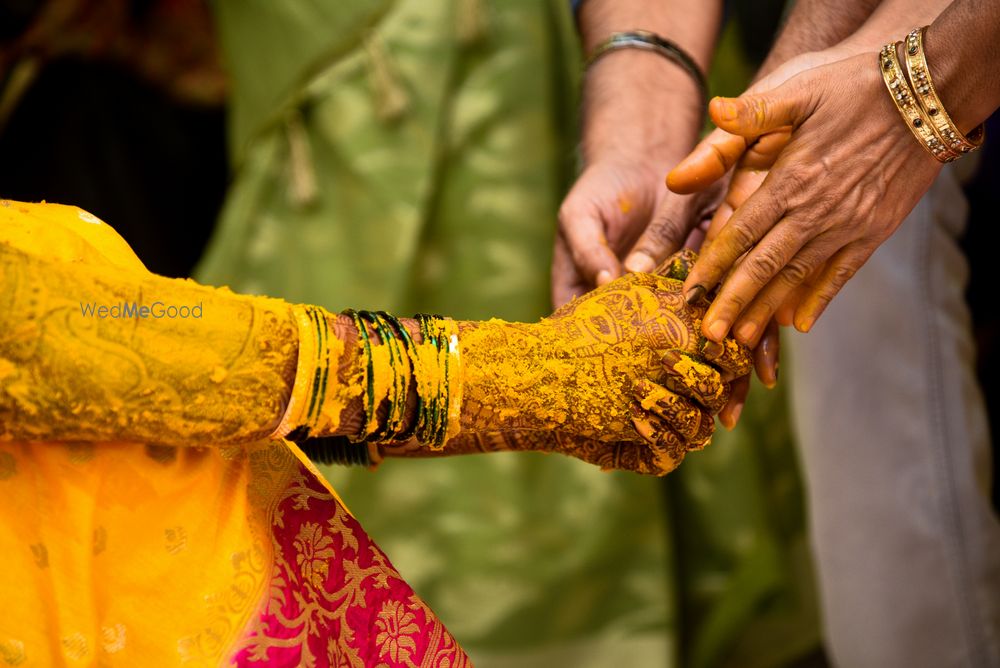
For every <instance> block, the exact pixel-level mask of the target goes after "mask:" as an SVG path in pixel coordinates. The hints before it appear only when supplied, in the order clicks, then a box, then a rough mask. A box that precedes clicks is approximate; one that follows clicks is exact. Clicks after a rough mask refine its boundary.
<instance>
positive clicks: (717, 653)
mask: <svg viewBox="0 0 1000 668" xmlns="http://www.w3.org/2000/svg"><path fill="white" fill-rule="evenodd" d="M568 5H569V3H568V2H567V1H566V0H545V1H541V0H509V1H506V2H501V1H499V0H498V1H496V2H487V0H433V1H432V0H398V1H396V2H377V1H370V2H344V1H343V0H325V1H324V0H302V1H297V2H281V3H276V2H273V1H272V0H220V1H219V2H217V3H216V4H215V7H216V10H217V18H218V22H219V29H220V34H221V38H222V41H223V48H224V50H225V52H226V54H227V58H228V65H229V69H230V73H231V75H232V104H231V115H230V118H231V127H230V139H231V147H232V158H233V162H234V174H235V181H234V183H233V185H232V189H231V192H230V193H229V197H228V200H227V204H226V206H225V209H224V211H223V215H222V219H221V221H220V225H219V229H218V230H217V232H216V234H215V237H214V239H213V241H212V243H211V245H210V247H209V250H208V252H207V255H206V257H205V258H204V259H203V261H202V263H201V266H200V267H199V270H198V273H197V278H198V279H200V280H202V281H205V282H208V283H212V284H227V285H230V286H232V287H233V288H234V289H237V290H240V291H247V292H259V293H267V294H271V295H275V296H280V297H284V298H286V299H288V300H292V301H298V302H309V303H316V304H321V305H323V306H325V307H327V308H329V309H331V310H340V309H343V308H347V307H358V308H366V309H385V310H388V311H391V312H394V313H398V314H401V315H409V314H412V313H415V312H431V313H440V314H446V315H449V316H452V317H456V318H463V319H482V318H490V317H500V318H505V319H510V320H527V321H531V320H536V319H538V318H539V317H541V316H543V315H544V314H545V313H546V312H547V311H548V310H549V301H548V281H549V273H548V268H549V261H550V256H551V248H552V235H553V231H554V228H555V212H556V210H557V208H558V205H559V201H560V199H561V197H562V195H563V193H564V192H565V191H566V189H567V188H568V186H569V185H570V183H571V182H572V178H573V173H574V172H573V167H574V153H573V150H574V149H573V147H574V142H575V137H576V134H577V129H576V125H575V122H574V120H573V119H574V117H575V108H576V100H577V94H576V84H577V80H578V72H579V53H578V49H579V47H578V44H577V41H576V35H575V30H574V26H573V22H572V17H571V15H570V12H569V6H568ZM756 394H757V395H758V396H756V397H755V400H756V399H761V398H762V396H760V395H762V394H763V393H761V392H757V393H756ZM771 403H774V400H773V399H772V401H771ZM781 424H783V423H781ZM779 431H781V430H779ZM738 433H741V434H742V435H743V436H744V442H740V443H737V442H736V441H735V440H734V439H725V438H720V439H719V442H717V443H716V444H715V445H713V446H712V448H710V449H709V450H707V451H706V452H704V453H699V454H696V455H693V456H691V457H689V459H688V461H687V462H686V463H685V464H684V466H683V467H682V468H681V471H680V473H675V474H673V475H671V476H670V477H669V478H668V481H667V482H666V483H664V481H661V480H657V479H652V478H641V477H638V476H634V475H631V474H624V473H610V474H609V473H601V472H600V471H598V470H597V469H595V468H593V467H591V466H589V465H587V464H583V463H581V462H577V461H575V460H571V459H568V458H563V457H559V456H544V455H537V454H530V455H524V454H520V455H518V454H504V455H493V456H489V457H460V458H452V459H446V460H425V461H402V460H393V461H389V462H386V463H385V464H384V465H383V466H382V468H381V469H380V470H379V471H378V472H377V473H374V474H372V473H369V472H367V471H362V470H347V469H339V468H337V469H332V468H330V469H326V470H325V473H326V474H327V475H328V476H329V478H330V480H331V482H332V483H333V484H334V485H335V486H336V487H337V489H338V491H339V492H340V493H341V495H342V496H343V498H344V499H345V501H346V502H347V504H348V505H349V506H350V508H351V509H352V511H353V512H354V513H355V514H356V515H357V516H358V517H359V519H360V520H361V521H362V523H363V524H364V525H365V527H366V529H367V530H368V532H369V533H370V534H371V535H372V536H373V537H374V538H375V539H376V540H377V541H378V543H379V544H380V545H381V547H382V548H383V549H384V550H385V551H386V552H387V553H388V554H389V556H390V558H391V559H392V560H393V562H394V564H395V565H396V567H397V568H399V570H400V571H401V572H402V574H403V575H404V577H406V578H407V580H408V581H409V582H410V584H411V585H412V586H413V587H414V589H415V590H416V591H417V592H418V593H419V594H420V595H421V596H422V597H423V598H424V599H425V600H426V601H427V602H428V603H429V604H430V605H431V607H433V608H434V610H435V611H436V612H437V613H438V614H439V615H440V617H441V618H442V620H443V621H444V622H445V624H446V625H447V626H448V628H449V630H451V632H452V633H453V634H454V635H455V636H456V637H457V638H458V639H459V641H460V642H461V643H462V644H463V646H464V647H465V649H466V650H467V651H468V652H469V654H470V656H471V657H472V658H473V660H474V661H475V662H476V665H477V666H480V667H481V668H482V667H486V668H490V667H498V666H518V667H531V666H582V667H587V666H611V665H616V664H620V665H629V666H666V665H680V656H681V653H682V645H683V654H684V655H685V656H686V657H687V659H688V661H687V662H686V663H689V664H690V665H699V666H710V665H713V666H714V665H723V660H724V659H726V658H727V657H728V660H729V661H730V662H732V661H738V662H737V663H734V664H732V665H780V663H781V662H782V661H784V660H785V659H787V658H788V657H790V656H796V655H798V654H801V653H802V652H804V651H808V650H810V649H812V648H814V647H815V645H816V642H817V640H816V628H815V621H814V620H811V619H809V614H811V613H810V611H811V607H810V605H811V602H810V601H809V600H808V599H807V598H805V599H804V598H803V597H802V596H801V594H802V592H804V591H808V590H809V586H810V585H809V575H808V572H805V571H804V572H803V573H802V574H801V577H799V576H800V574H797V573H794V569H793V568H791V566H790V565H792V564H800V563H802V562H803V558H802V557H803V555H804V553H803V552H802V549H803V543H802V542H803V529H802V517H801V498H800V496H799V492H800V490H799V488H798V480H797V477H796V476H795V470H794V461H793V459H792V457H791V455H790V450H789V442H788V434H787V433H785V432H784V431H781V433H775V431H774V430H773V429H771V430H769V431H768V433H769V437H768V439H769V440H768V441H766V442H760V443H758V442H753V443H748V442H745V441H747V440H756V439H748V438H747V435H748V433H751V432H750V431H748V430H745V429H744V430H743V431H742V432H738ZM752 433H754V434H756V433H757V432H756V430H752ZM772 474H773V475H772ZM776 505H777V506H780V507H782V511H781V513H778V514H775V513H774V512H773V511H774V507H775V506H776ZM789 508H791V510H789ZM802 582H805V584H804V585H803V584H801V583H802ZM803 600H804V601H805V603H803V602H802V601H803ZM803 610H805V611H806V612H803ZM803 620H805V621H803ZM794 624H798V626H797V627H795V626H794ZM790 625H791V626H790ZM789 628H791V629H792V630H791V631H790V632H789ZM682 639H683V643H682ZM793 641H794V643H793ZM793 644H794V646H793ZM776 650H778V653H777V654H775V651H776ZM734 652H736V654H734ZM748 661H754V662H757V663H747V662H748Z"/></svg>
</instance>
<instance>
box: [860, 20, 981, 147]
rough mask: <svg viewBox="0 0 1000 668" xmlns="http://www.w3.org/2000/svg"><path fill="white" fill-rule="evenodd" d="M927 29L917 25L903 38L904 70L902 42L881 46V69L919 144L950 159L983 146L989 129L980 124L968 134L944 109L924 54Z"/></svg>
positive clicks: (904, 119) (901, 112) (887, 85)
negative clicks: (898, 51) (903, 66)
mask: <svg viewBox="0 0 1000 668" xmlns="http://www.w3.org/2000/svg"><path fill="white" fill-rule="evenodd" d="M926 30H927V27H926V26H925V27H923V28H914V29H913V30H912V31H910V34H909V35H907V36H906V40H905V42H902V44H903V52H904V54H905V62H906V72H905V74H904V72H903V68H902V66H901V65H900V62H899V56H898V55H897V48H898V47H899V45H900V44H901V42H893V43H891V44H886V45H885V46H883V47H882V50H881V51H880V52H879V58H878V61H879V70H880V71H881V72H882V79H883V80H884V81H885V85H886V88H887V89H888V90H889V95H890V96H891V97H892V101H893V103H894V104H895V105H896V109H897V110H898V111H899V113H900V115H901V116H902V117H903V121H904V122H905V123H906V125H907V127H909V128H910V131H911V132H912V133H913V135H914V136H915V137H916V138H917V141H918V142H920V145H921V146H923V147H924V148H925V149H927V151H928V152H929V153H930V154H931V155H933V156H934V157H935V158H936V159H937V160H939V161H940V162H951V161H953V160H955V159H957V158H960V157H962V156H963V155H965V154H966V153H969V152H970V151H974V150H976V149H977V148H979V147H980V146H982V144H983V140H984V139H985V137H986V131H985V129H984V127H983V126H982V125H980V126H978V127H977V128H975V129H974V130H973V131H972V132H970V133H969V135H968V136H966V135H964V134H962V132H961V130H959V129H958V126H956V125H955V123H954V121H952V120H951V116H949V115H948V112H947V111H945V108H944V105H943V104H942V103H941V98H940V97H938V94H937V91H936V90H934V84H933V83H932V82H931V74H930V70H929V69H928V67H927V57H926V55H925V54H924V32H925V31H926Z"/></svg>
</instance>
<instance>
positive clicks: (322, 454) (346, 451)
mask: <svg viewBox="0 0 1000 668" xmlns="http://www.w3.org/2000/svg"><path fill="white" fill-rule="evenodd" d="M299 447H300V448H302V452H304V453H305V454H306V456H307V457H309V459H311V460H312V461H314V462H317V463H319V464H327V465H332V464H340V465H341V466H365V467H370V466H371V465H372V459H371V453H370V452H369V451H368V444H367V443H363V442H362V443H352V442H351V439H349V438H347V437H346V436H321V437H319V438H310V439H307V440H305V441H303V442H302V443H299Z"/></svg>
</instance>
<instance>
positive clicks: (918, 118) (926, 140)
mask: <svg viewBox="0 0 1000 668" xmlns="http://www.w3.org/2000/svg"><path fill="white" fill-rule="evenodd" d="M898 45H899V42H893V43H891V44H886V45H885V46H883V47H882V50H881V51H880V52H879V57H878V63H879V70H880V71H881V72H882V80H883V81H884V82H885V87H886V89H887V90H888V91H889V96H890V97H891V98H892V101H893V104H895V105H896V109H897V110H898V111H899V114H900V116H902V117H903V121H904V122H905V123H906V127H908V128H910V132H912V133H913V136H914V137H916V138H917V141H918V142H920V145H921V146H923V147H924V148H925V149H927V151H928V152H929V153H930V154H931V155H932V156H934V158H935V159H937V160H938V161H940V162H951V161H952V160H954V159H955V158H957V157H958V155H957V154H956V153H953V152H952V151H951V150H950V149H949V148H948V147H947V146H945V145H944V144H943V143H942V142H941V140H940V139H939V138H938V136H937V133H936V132H935V131H934V126H933V125H932V124H931V120H930V117H929V116H927V114H926V113H925V112H924V110H923V109H922V108H921V107H920V105H919V104H917V102H916V99H915V97H914V95H913V90H912V89H911V88H910V84H909V82H908V81H907V80H906V77H904V76H903V70H902V68H901V67H900V64H899V58H898V56H897V55H896V47H897V46H898Z"/></svg>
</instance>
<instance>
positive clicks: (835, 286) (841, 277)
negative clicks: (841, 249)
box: [830, 264, 858, 296]
mask: <svg viewBox="0 0 1000 668" xmlns="http://www.w3.org/2000/svg"><path fill="white" fill-rule="evenodd" d="M857 271H858V268H857V267H855V266H854V265H846V264H842V265H840V266H838V267H837V268H835V269H834V270H833V275H832V276H831V277H830V285H831V291H832V292H833V293H834V294H835V293H836V292H838V291H839V290H840V289H841V288H842V287H844V285H846V284H847V281H849V280H851V279H852V278H853V277H854V274H855V273H857ZM831 296H832V295H831Z"/></svg>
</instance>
